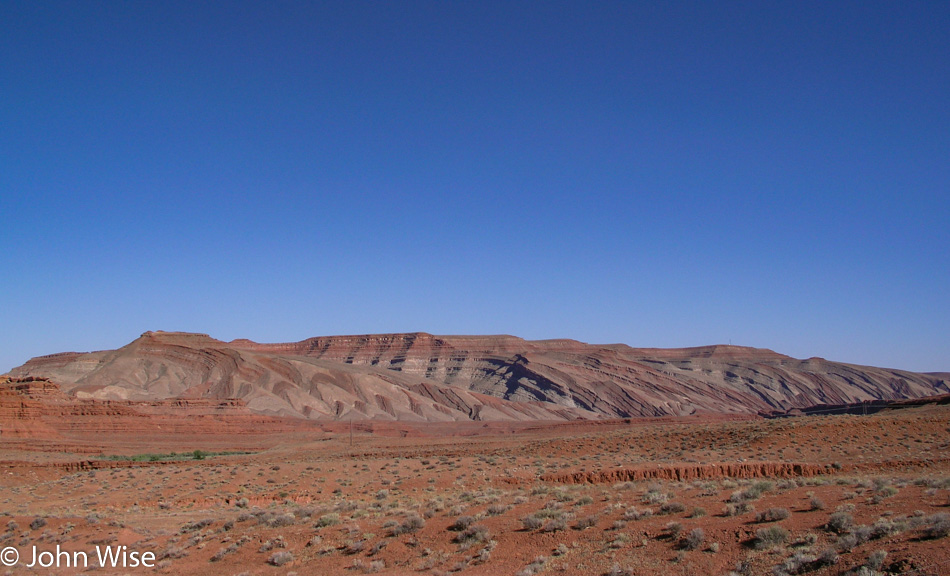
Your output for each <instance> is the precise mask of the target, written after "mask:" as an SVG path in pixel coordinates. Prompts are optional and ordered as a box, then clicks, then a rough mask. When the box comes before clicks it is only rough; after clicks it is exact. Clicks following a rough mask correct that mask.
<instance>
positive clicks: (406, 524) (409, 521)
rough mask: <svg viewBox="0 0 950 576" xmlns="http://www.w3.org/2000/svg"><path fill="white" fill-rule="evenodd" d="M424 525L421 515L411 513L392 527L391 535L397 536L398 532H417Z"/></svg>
mask: <svg viewBox="0 0 950 576" xmlns="http://www.w3.org/2000/svg"><path fill="white" fill-rule="evenodd" d="M425 525H426V521H425V520H423V518H422V516H419V515H417V514H411V515H410V516H409V517H407V518H406V519H405V520H403V522H402V523H401V524H398V525H396V526H394V527H393V529H392V534H393V536H399V535H400V534H412V533H413V532H418V531H419V530H421V529H422V528H424V527H425Z"/></svg>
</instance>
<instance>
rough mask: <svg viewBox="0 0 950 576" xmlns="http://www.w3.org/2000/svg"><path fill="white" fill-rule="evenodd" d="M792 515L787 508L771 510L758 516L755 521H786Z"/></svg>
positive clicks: (764, 511)
mask: <svg viewBox="0 0 950 576" xmlns="http://www.w3.org/2000/svg"><path fill="white" fill-rule="evenodd" d="M790 514H791V513H790V512H789V511H788V509H787V508H769V509H768V510H763V511H762V512H759V513H758V514H756V515H755V521H756V522H758V523H764V522H778V521H779V520H785V519H786V518H788V517H789V516H790Z"/></svg>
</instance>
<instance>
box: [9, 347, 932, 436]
mask: <svg viewBox="0 0 950 576" xmlns="http://www.w3.org/2000/svg"><path fill="white" fill-rule="evenodd" d="M11 376H14V377H18V378H24V377H42V378H49V379H50V380H52V381H54V382H56V383H58V384H59V385H60V386H61V388H62V390H63V392H65V393H66V394H68V395H70V396H71V397H73V398H77V399H84V398H88V399H99V400H140V401H152V400H162V399H169V398H182V399H218V400H223V399H230V398H239V399H241V400H242V401H243V402H244V403H246V406H247V408H248V409H249V410H251V411H253V412H257V413H260V414H268V415H279V416H295V417H302V418H310V419H322V420H347V419H351V418H352V419H379V420H407V421H452V420H537V419H541V420H557V419H577V418H585V419H594V418H613V417H638V416H668V415H673V416H677V415H688V414H693V413H700V412H706V413H732V414H742V413H758V412H769V411H775V410H789V409H793V408H806V407H809V406H814V405H817V404H847V403H853V402H862V401H865V400H892V399H903V398H920V397H925V396H931V395H936V394H943V393H948V392H950V379H948V377H947V375H946V374H917V373H912V372H906V371H901V370H891V369H883V368H872V367H865V366H854V365H848V364H841V363H836V362H829V361H827V360H823V359H820V358H811V359H808V360H796V359H794V358H790V357H788V356H784V355H782V354H778V353H776V352H773V351H771V350H765V349H756V348H745V347H739V346H708V347H701V348H683V349H636V348H631V347H629V346H625V345H622V344H617V345H589V344H584V343H581V342H577V341H574V340H543V341H527V340H523V339H520V338H516V337H513V336H433V335H430V334H425V333H413V334H381V335H363V336H332V337H320V338H310V339H307V340H304V341H301V342H294V343H286V344H259V343H255V342H251V341H249V340H235V341H232V342H222V341H219V340H215V339H213V338H211V337H209V336H207V335H203V334H186V333H174V332H146V333H145V334H143V335H142V336H141V337H140V338H138V339H137V340H135V341H133V342H132V343H130V344H128V345H127V346H124V347H122V348H120V349H118V350H112V351H101V352H90V353H63V354H54V355H51V356H42V357H38V358H34V359H32V360H30V361H29V362H27V363H26V364H24V365H23V366H20V367H19V368H16V369H14V370H13V371H11Z"/></svg>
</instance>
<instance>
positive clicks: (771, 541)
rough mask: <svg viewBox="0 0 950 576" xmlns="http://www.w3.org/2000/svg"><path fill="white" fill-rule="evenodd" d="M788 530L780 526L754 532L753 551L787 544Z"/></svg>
mask: <svg viewBox="0 0 950 576" xmlns="http://www.w3.org/2000/svg"><path fill="white" fill-rule="evenodd" d="M788 537H789V533H788V530H786V529H785V528H782V527H781V526H778V525H776V526H769V527H768V528H759V529H758V530H756V531H755V544H754V546H755V549H756V550H767V549H769V548H774V547H776V546H779V545H782V544H785V543H786V542H788Z"/></svg>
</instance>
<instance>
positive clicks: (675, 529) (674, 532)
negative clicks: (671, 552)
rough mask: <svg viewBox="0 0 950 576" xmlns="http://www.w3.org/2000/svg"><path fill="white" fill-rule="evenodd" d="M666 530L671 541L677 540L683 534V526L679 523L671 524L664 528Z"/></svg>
mask: <svg viewBox="0 0 950 576" xmlns="http://www.w3.org/2000/svg"><path fill="white" fill-rule="evenodd" d="M664 529H665V530H666V534H667V535H668V536H669V537H670V538H671V539H673V540H676V539H677V538H679V536H680V534H682V532H683V525H682V524H680V523H679V522H670V523H669V524H667V525H666V526H665V527H664Z"/></svg>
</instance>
